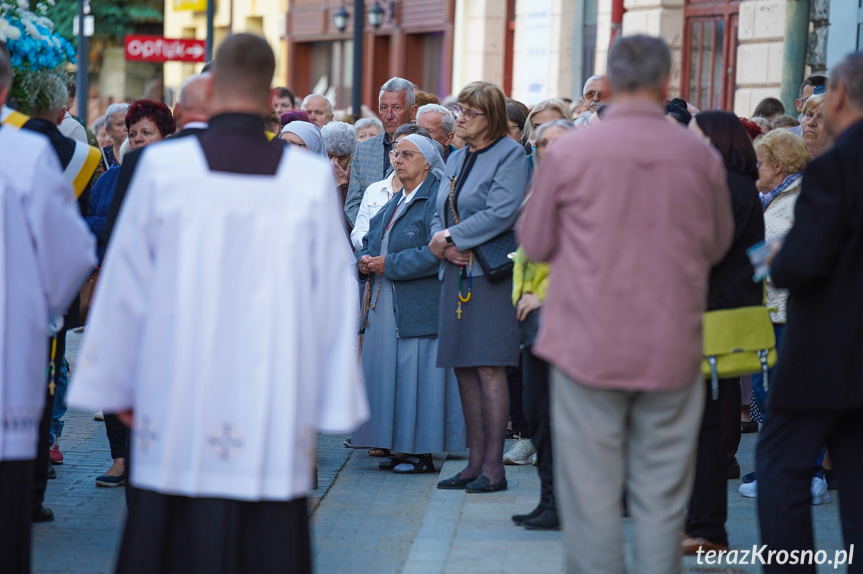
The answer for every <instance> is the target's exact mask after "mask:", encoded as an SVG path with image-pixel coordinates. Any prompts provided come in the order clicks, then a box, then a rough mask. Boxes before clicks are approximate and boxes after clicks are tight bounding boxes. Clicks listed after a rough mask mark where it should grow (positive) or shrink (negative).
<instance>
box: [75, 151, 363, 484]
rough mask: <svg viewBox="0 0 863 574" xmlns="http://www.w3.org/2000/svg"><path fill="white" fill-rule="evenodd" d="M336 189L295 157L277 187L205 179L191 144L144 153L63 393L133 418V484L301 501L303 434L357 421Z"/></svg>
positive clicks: (351, 292)
mask: <svg viewBox="0 0 863 574" xmlns="http://www.w3.org/2000/svg"><path fill="white" fill-rule="evenodd" d="M334 189H335V184H334V183H333V178H332V171H331V168H330V166H329V164H328V163H327V162H324V161H321V160H318V159H316V158H312V157H311V156H309V155H308V154H304V153H302V152H299V151H296V150H290V149H288V150H287V151H285V153H284V155H283V157H282V159H281V163H280V165H279V169H278V173H277V174H276V176H262V175H243V174H233V173H220V172H213V171H210V170H209V168H208V166H207V161H206V158H205V156H204V153H203V150H202V148H201V146H200V143H199V142H198V140H197V138H194V137H189V138H183V139H178V140H175V141H166V142H163V143H160V144H159V145H158V146H153V147H152V148H148V149H147V151H146V153H145V154H143V155H142V157H141V160H140V162H139V164H138V166H137V169H136V172H135V176H134V178H133V180H132V183H131V186H130V188H129V193H128V196H127V198H126V201H125V203H124V206H123V209H122V211H121V213H120V217H119V220H118V222H117V227H116V230H115V231H114V235H113V237H112V243H111V245H110V247H109V249H108V252H107V255H106V258H105V262H104V266H103V272H102V275H101V277H100V283H99V286H98V291H97V295H96V298H95V302H94V306H93V308H92V310H91V312H90V318H89V326H88V329H87V332H86V335H85V337H84V341H83V343H82V353H81V358H80V360H79V366H78V371H77V373H76V374H75V375H74V377H73V379H72V382H71V385H70V389H69V394H68V402H69V404H70V405H74V406H78V407H86V408H89V409H98V408H102V409H104V410H105V411H106V412H119V411H124V410H128V409H133V411H134V426H133V432H132V460H133V464H132V478H131V480H132V483H133V484H134V485H135V486H137V487H139V488H145V489H149V490H154V491H157V492H160V493H164V494H173V495H184V496H192V497H218V498H230V499H236V500H289V499H292V498H296V497H299V496H305V495H307V494H308V493H309V492H310V491H311V490H312V476H313V463H314V446H315V433H316V432H317V431H325V432H326V431H329V432H344V431H350V430H352V429H354V428H355V427H357V426H358V425H359V424H361V423H362V422H363V421H365V420H366V419H367V418H368V413H369V410H368V404H367V400H366V396H365V385H364V384H363V381H362V377H361V374H360V371H359V367H358V359H357V356H356V350H355V342H356V335H357V334H356V327H355V324H354V323H355V321H354V320H353V319H354V317H355V316H356V314H357V310H356V306H357V301H356V290H355V289H352V287H353V286H354V283H355V282H354V279H353V257H352V256H351V253H350V250H349V249H348V246H347V245H345V239H344V229H343V227H342V226H343V223H342V219H343V217H342V216H341V210H340V208H339V206H338V204H337V201H336V199H335V198H336V194H335V192H334Z"/></svg>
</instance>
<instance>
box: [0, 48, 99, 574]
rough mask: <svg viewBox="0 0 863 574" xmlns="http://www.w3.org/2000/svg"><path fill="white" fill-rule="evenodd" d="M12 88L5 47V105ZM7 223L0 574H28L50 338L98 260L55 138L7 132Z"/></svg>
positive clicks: (2, 247)
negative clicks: (52, 139) (51, 139)
mask: <svg viewBox="0 0 863 574" xmlns="http://www.w3.org/2000/svg"><path fill="white" fill-rule="evenodd" d="M10 83H11V67H10V63H9V54H8V52H5V49H4V48H2V47H0V106H2V105H3V104H4V103H5V101H6V95H7V94H8V92H9V85H10ZM0 225H2V227H0V417H2V421H0V570H2V571H3V572H4V573H5V572H10V573H13V574H17V573H22V572H30V526H31V522H32V519H33V471H34V468H33V466H34V464H35V459H36V454H37V452H36V444H37V442H38V436H37V431H38V427H39V420H40V419H41V418H42V410H43V408H44V404H45V389H46V385H47V384H48V381H47V378H46V374H45V373H46V367H47V365H48V358H49V344H48V340H49V336H50V335H51V332H56V330H57V329H59V328H60V327H61V326H62V320H63V314H64V312H65V311H66V307H68V306H69V303H71V301H72V299H74V297H75V295H76V294H77V292H78V289H80V287H81V283H82V282H83V281H84V279H85V278H86V277H87V274H88V273H89V272H90V269H91V268H92V266H93V265H94V264H95V263H96V251H95V247H96V245H95V239H94V238H93V236H92V235H90V232H89V231H88V229H87V226H86V225H85V224H84V220H83V219H81V216H80V214H79V212H78V205H77V203H76V202H75V195H74V193H73V192H72V187H71V186H70V185H69V184H68V183H66V182H65V181H64V179H63V174H62V171H61V169H60V163H59V161H57V156H56V154H55V152H54V149H53V148H52V147H51V143H50V142H49V141H48V138H46V137H44V136H42V135H39V134H35V133H33V132H29V131H23V130H18V129H15V128H13V127H10V126H8V125H3V126H0ZM51 325H53V327H51Z"/></svg>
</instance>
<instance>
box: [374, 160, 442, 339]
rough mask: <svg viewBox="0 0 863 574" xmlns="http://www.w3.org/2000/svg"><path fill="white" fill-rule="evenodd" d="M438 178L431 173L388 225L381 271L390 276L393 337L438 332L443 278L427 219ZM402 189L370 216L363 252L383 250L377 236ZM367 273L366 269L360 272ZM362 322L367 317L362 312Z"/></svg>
mask: <svg viewBox="0 0 863 574" xmlns="http://www.w3.org/2000/svg"><path fill="white" fill-rule="evenodd" d="M439 184H440V182H439V181H438V180H437V179H436V178H435V177H434V176H433V175H431V174H429V176H428V177H427V178H426V180H425V181H424V182H423V184H422V185H421V186H420V187H419V189H417V190H416V192H415V195H414V197H413V199H411V202H410V204H409V205H408V206H407V209H406V210H405V212H404V213H403V214H402V215H401V217H399V218H398V219H396V221H395V223H393V226H392V229H391V230H390V235H389V242H388V243H387V255H386V258H385V259H384V277H386V278H387V279H389V280H390V281H392V282H393V283H392V285H393V300H394V302H395V313H396V337H427V338H429V337H437V334H438V313H439V310H438V306H439V304H440V288H441V283H440V281H439V280H438V278H437V272H438V266H439V262H438V260H437V259H435V257H434V255H432V254H431V251H430V250H429V247H428V243H429V241H430V240H431V223H432V220H433V219H434V212H435V204H434V198H435V195H436V194H437V189H438V185H439ZM403 197H404V192H401V193H397V194H395V195H393V197H392V199H390V200H389V201H388V202H387V203H386V205H384V206H383V207H382V208H381V210H380V211H378V213H377V214H376V215H375V216H374V217H373V218H372V220H371V221H370V222H369V232H368V233H367V234H366V236H365V237H364V238H363V247H362V249H360V252H359V253H358V254H357V260H359V258H360V257H362V256H363V255H371V256H373V257H376V256H378V255H380V253H381V240H382V239H383V237H384V233H385V231H386V226H387V225H388V224H389V222H390V219H392V217H393V214H394V213H395V211H396V208H397V207H398V205H399V202H400V201H401V199H402V198H403ZM360 277H361V278H365V277H366V276H365V275H361V276H360ZM376 280H377V276H372V282H371V283H370V284H369V289H371V293H372V299H374V293H375V291H376V289H377V285H376ZM363 323H365V317H363Z"/></svg>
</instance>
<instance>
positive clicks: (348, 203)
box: [345, 134, 386, 227]
mask: <svg viewBox="0 0 863 574" xmlns="http://www.w3.org/2000/svg"><path fill="white" fill-rule="evenodd" d="M384 135H385V134H380V135H376V136H375V137H373V138H369V139H367V140H366V141H364V142H362V143H361V144H359V145H358V146H357V151H355V152H354V158H353V160H351V181H350V183H349V184H348V196H347V199H346V200H345V215H347V216H348V221H350V223H351V227H353V225H354V223H355V222H356V220H357V212H358V211H359V210H360V203H361V202H362V201H363V194H364V193H365V192H366V188H367V187H368V186H370V185H371V184H373V183H375V182H376V181H380V180H382V179H384V178H385V177H386V173H385V172H384V154H385V153H386V148H385V147H384Z"/></svg>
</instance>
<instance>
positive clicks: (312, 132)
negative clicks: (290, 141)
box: [282, 122, 329, 159]
mask: <svg viewBox="0 0 863 574" xmlns="http://www.w3.org/2000/svg"><path fill="white" fill-rule="evenodd" d="M286 132H290V133H292V134H294V135H296V136H297V137H298V138H300V139H301V140H303V143H304V144H306V148H307V149H308V150H309V153H310V154H312V155H317V156H320V157H322V158H324V159H329V156H328V155H327V148H326V147H324V137H323V136H322V135H321V130H319V129H318V126H316V125H315V124H310V123H309V122H291V123H289V124H288V125H286V126H285V127H283V128H282V133H286Z"/></svg>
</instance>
